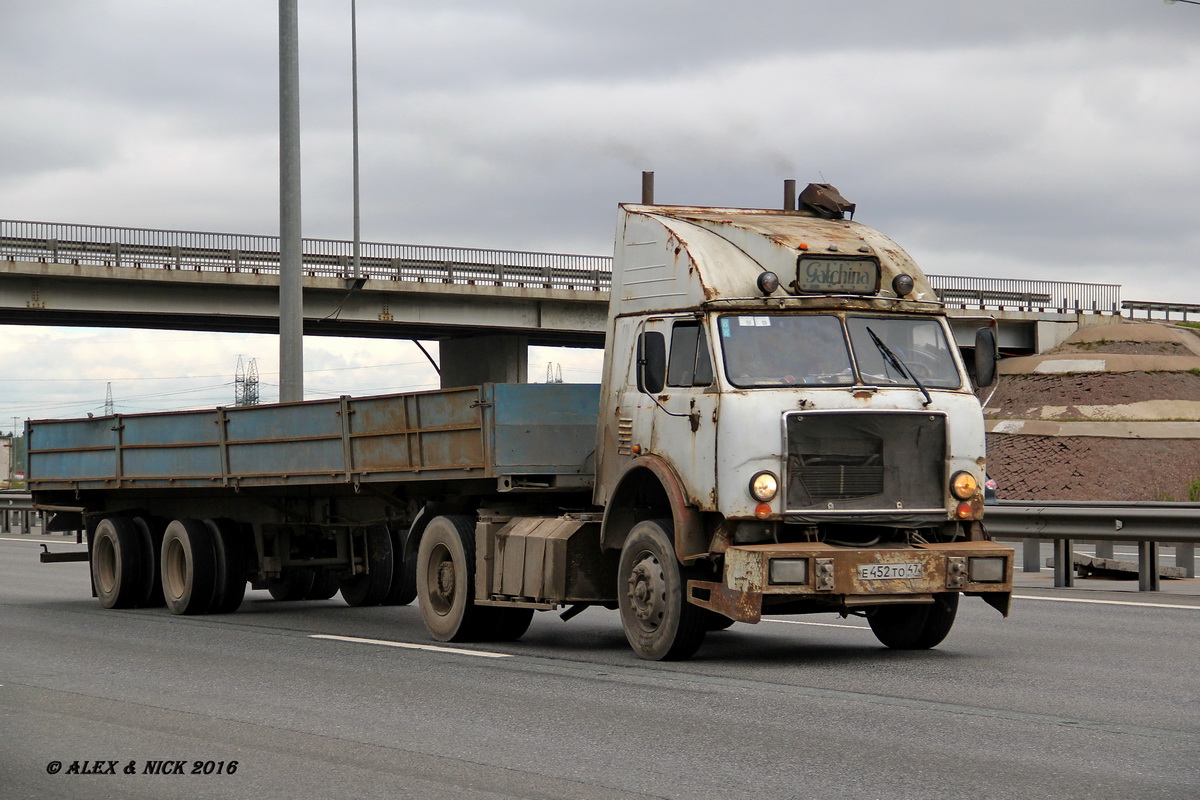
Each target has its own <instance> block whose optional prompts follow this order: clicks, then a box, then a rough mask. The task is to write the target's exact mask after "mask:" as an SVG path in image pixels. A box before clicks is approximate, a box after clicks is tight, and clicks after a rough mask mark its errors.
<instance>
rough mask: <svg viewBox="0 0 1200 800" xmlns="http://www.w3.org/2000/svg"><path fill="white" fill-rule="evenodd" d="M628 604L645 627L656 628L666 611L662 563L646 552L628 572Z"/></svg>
mask: <svg viewBox="0 0 1200 800" xmlns="http://www.w3.org/2000/svg"><path fill="white" fill-rule="evenodd" d="M628 596H629V606H630V609H631V610H632V611H633V614H634V616H635V617H637V618H638V619H639V620H640V621H641V622H643V623H644V624H645V625H646V626H647V627H650V628H656V627H658V624H659V622H661V621H662V618H663V614H664V613H665V611H666V602H667V582H666V579H665V578H664V577H663V571H662V565H661V564H660V563H659V562H658V559H657V558H655V557H654V556H653V555H650V554H647V555H646V556H645V557H644V558H642V560H641V561H638V562H637V563H636V564H634V566H633V569H632V570H631V571H630V574H629V592H628Z"/></svg>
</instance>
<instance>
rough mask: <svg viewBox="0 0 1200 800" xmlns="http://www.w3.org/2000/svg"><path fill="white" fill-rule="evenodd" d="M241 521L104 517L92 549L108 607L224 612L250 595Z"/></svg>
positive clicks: (97, 583) (100, 594)
mask: <svg viewBox="0 0 1200 800" xmlns="http://www.w3.org/2000/svg"><path fill="white" fill-rule="evenodd" d="M242 541H243V539H242V536H241V535H240V531H238V529H237V525H236V523H233V522H231V521H229V520H203V521H202V520H195V519H185V520H175V521H174V522H172V523H170V524H169V525H168V524H165V523H164V521H163V520H160V519H157V518H155V517H132V518H130V517H123V516H112V517H105V518H104V519H102V520H101V521H100V523H99V524H98V525H97V526H96V531H95V534H94V535H93V537H92V545H91V558H90V561H91V572H92V585H93V586H94V587H95V590H96V597H97V598H98V599H99V600H100V604H101V605H102V606H104V607H105V608H137V607H151V606H161V605H163V603H164V602H165V603H166V605H167V607H168V608H169V609H170V610H171V611H172V612H173V613H176V614H206V613H216V614H225V613H229V612H231V611H234V610H236V609H237V608H238V606H240V605H241V603H242V599H243V598H244V596H245V593H246V556H245V550H244V546H243V543H242Z"/></svg>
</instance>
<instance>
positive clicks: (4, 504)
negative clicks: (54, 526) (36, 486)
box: [0, 490, 42, 533]
mask: <svg viewBox="0 0 1200 800" xmlns="http://www.w3.org/2000/svg"><path fill="white" fill-rule="evenodd" d="M14 527H17V528H19V529H20V532H21V533H29V532H30V531H32V530H33V529H34V528H38V529H40V528H41V527H42V513H41V512H40V511H35V510H34V508H33V495H32V494H30V493H29V492H20V491H10V490H4V491H0V533H13V532H14V531H13V528H14Z"/></svg>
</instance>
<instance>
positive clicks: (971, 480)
mask: <svg viewBox="0 0 1200 800" xmlns="http://www.w3.org/2000/svg"><path fill="white" fill-rule="evenodd" d="M977 491H979V482H978V481H976V480H975V476H974V475H972V474H971V473H969V472H956V473H954V476H953V477H952V478H950V494H952V495H954V496H955V497H957V498H958V499H959V500H969V499H970V498H972V497H974V496H975V493H976V492H977Z"/></svg>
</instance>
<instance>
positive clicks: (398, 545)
mask: <svg viewBox="0 0 1200 800" xmlns="http://www.w3.org/2000/svg"><path fill="white" fill-rule="evenodd" d="M406 536H407V534H406V533H404V532H402V531H399V530H396V529H392V587H391V588H390V589H388V593H387V597H386V598H384V601H383V605H385V606H406V605H408V604H409V603H411V602H412V601H413V600H416V599H417V559H416V554H415V553H414V554H413V555H412V556H410V557H408V558H405V552H406V551H405V547H404V539H405V537H406Z"/></svg>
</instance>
